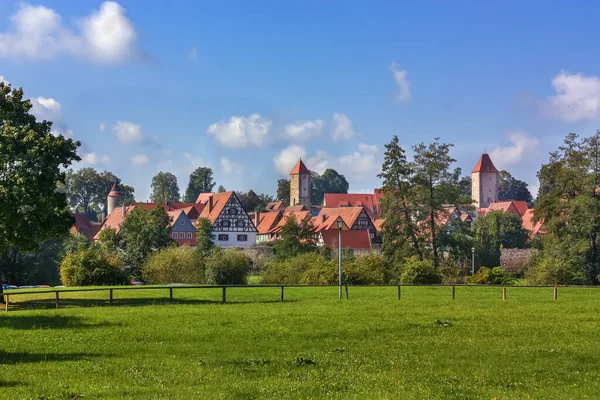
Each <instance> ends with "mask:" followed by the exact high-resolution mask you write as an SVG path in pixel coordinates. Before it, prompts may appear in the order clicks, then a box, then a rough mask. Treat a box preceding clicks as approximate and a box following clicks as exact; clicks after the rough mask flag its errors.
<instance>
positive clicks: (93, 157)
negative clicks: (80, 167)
mask: <svg viewBox="0 0 600 400" xmlns="http://www.w3.org/2000/svg"><path fill="white" fill-rule="evenodd" d="M110 161H111V159H110V157H109V156H108V155H106V154H98V153H94V152H88V153H83V155H82V156H81V161H80V163H81V164H85V165H88V166H108V165H109V164H110Z"/></svg>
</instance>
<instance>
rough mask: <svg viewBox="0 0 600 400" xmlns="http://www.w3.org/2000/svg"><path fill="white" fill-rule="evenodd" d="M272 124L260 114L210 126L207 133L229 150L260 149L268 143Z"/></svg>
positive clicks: (234, 117) (233, 118)
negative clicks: (252, 147)
mask: <svg viewBox="0 0 600 400" xmlns="http://www.w3.org/2000/svg"><path fill="white" fill-rule="evenodd" d="M272 124H273V123H272V121H270V120H269V119H267V118H264V117H262V116H260V115H259V114H252V115H250V116H248V117H238V116H233V117H231V118H230V119H229V121H219V122H216V123H214V124H212V125H210V126H209V127H208V130H207V132H206V133H208V134H209V135H210V136H212V137H214V138H215V139H217V140H218V141H219V142H220V143H221V144H222V145H223V146H225V147H228V148H243V147H250V146H255V147H260V146H262V145H263V144H264V143H265V142H266V140H267V137H268V135H269V132H270V130H271V125H272Z"/></svg>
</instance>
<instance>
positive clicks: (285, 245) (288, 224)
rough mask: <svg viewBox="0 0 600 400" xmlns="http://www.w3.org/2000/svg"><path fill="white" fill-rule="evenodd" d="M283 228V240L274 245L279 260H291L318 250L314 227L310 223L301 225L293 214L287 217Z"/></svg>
mask: <svg viewBox="0 0 600 400" xmlns="http://www.w3.org/2000/svg"><path fill="white" fill-rule="evenodd" d="M286 218H287V219H286V221H285V223H284V224H283V226H282V228H281V233H280V235H281V239H280V240H277V241H276V242H275V244H274V245H273V251H274V252H275V255H276V256H277V257H278V258H289V257H294V256H297V255H298V254H300V253H307V252H312V251H316V250H317V242H316V240H315V232H314V226H313V225H312V223H311V222H310V220H309V221H308V222H307V223H303V224H299V223H298V221H296V216H295V215H294V214H293V213H292V214H291V215H288V216H287V217H286Z"/></svg>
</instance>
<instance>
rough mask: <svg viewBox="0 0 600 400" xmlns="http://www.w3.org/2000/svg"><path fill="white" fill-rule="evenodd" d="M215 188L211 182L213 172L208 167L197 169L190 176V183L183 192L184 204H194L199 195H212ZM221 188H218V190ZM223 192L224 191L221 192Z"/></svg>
mask: <svg viewBox="0 0 600 400" xmlns="http://www.w3.org/2000/svg"><path fill="white" fill-rule="evenodd" d="M214 187H215V182H214V181H213V171H212V169H211V168H208V167H199V168H196V169H195V170H194V172H192V173H191V174H190V182H189V183H188V187H187V189H186V191H185V197H184V199H183V201H185V202H186V203H195V202H196V199H197V198H198V195H199V194H200V193H212V191H213V188H214ZM220 187H221V186H219V188H220ZM223 191H225V190H223Z"/></svg>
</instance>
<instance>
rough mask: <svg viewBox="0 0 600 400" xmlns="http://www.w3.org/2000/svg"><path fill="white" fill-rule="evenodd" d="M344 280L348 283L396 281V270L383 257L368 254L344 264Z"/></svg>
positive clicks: (374, 283) (369, 283) (362, 283)
mask: <svg viewBox="0 0 600 400" xmlns="http://www.w3.org/2000/svg"><path fill="white" fill-rule="evenodd" d="M343 273H344V274H345V276H344V282H347V283H348V284H350V285H377V284H383V283H392V282H398V271H397V270H396V269H395V268H394V267H393V264H392V263H391V262H389V261H388V260H387V259H386V258H385V257H383V256H381V255H379V254H369V255H365V256H361V257H357V258H355V259H353V260H352V261H350V262H348V263H346V264H345V265H344V271H343Z"/></svg>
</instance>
